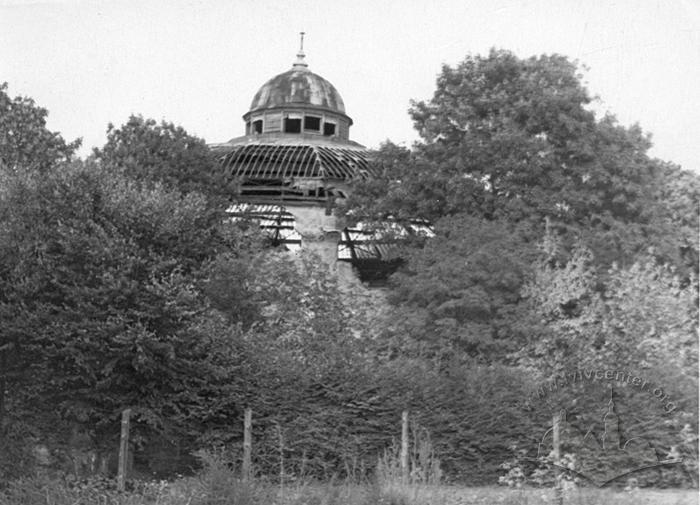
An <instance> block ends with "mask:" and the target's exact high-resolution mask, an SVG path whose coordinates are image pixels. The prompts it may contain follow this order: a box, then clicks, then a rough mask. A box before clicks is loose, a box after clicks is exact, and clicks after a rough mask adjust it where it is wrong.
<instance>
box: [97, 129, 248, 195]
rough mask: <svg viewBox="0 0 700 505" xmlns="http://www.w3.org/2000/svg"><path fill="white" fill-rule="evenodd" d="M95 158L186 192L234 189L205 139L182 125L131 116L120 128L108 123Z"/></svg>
mask: <svg viewBox="0 0 700 505" xmlns="http://www.w3.org/2000/svg"><path fill="white" fill-rule="evenodd" d="M94 157H95V158H96V159H97V160H98V161H99V162H100V163H101V164H104V165H105V166H108V167H110V168H112V169H120V170H123V171H124V172H125V173H126V174H127V175H128V176H130V177H132V178H135V179H137V180H140V181H142V182H147V183H151V184H152V183H155V182H159V183H162V184H164V185H165V186H166V187H168V188H173V189H177V190H179V191H181V192H183V193H189V192H192V191H198V192H201V193H203V194H205V195H209V196H214V195H216V196H223V197H230V196H231V195H232V194H234V189H235V188H233V187H232V186H231V185H230V184H228V183H227V182H226V181H225V179H224V174H223V172H222V171H221V169H220V168H219V166H218V163H217V162H216V160H215V158H214V157H213V155H212V153H211V152H210V150H209V148H208V147H207V145H206V143H205V142H204V140H202V139H200V138H197V137H194V136H192V135H189V134H188V133H187V131H186V130H185V129H184V128H182V127H181V126H175V125H174V124H173V123H169V122H166V121H162V122H161V123H160V124H158V123H157V122H156V121H155V120H153V119H144V118H143V117H142V116H131V117H130V118H129V120H128V121H127V122H126V123H125V124H123V125H122V126H121V127H118V128H117V127H115V126H114V125H113V124H111V123H110V124H109V125H108V127H107V143H106V144H105V145H104V147H103V148H102V149H95V151H94Z"/></svg>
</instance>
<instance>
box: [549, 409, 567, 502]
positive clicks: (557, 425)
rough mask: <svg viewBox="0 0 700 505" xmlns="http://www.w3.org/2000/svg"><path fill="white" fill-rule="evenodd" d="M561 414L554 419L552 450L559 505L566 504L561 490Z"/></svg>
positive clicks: (556, 496) (557, 413) (555, 495)
mask: <svg viewBox="0 0 700 505" xmlns="http://www.w3.org/2000/svg"><path fill="white" fill-rule="evenodd" d="M560 430H561V412H556V413H555V414H554V416H553V417H552V448H553V455H554V500H555V503H556V504H557V505H563V504H564V496H563V494H562V489H561V477H562V475H561V467H560V466H559V465H560V464H561V463H560V459H561V438H560V437H561V433H560Z"/></svg>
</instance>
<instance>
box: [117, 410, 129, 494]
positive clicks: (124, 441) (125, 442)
mask: <svg viewBox="0 0 700 505" xmlns="http://www.w3.org/2000/svg"><path fill="white" fill-rule="evenodd" d="M130 418H131V409H126V410H124V411H123V412H122V431H121V436H120V439H119V467H118V469H117V491H124V488H125V484H126V474H127V470H128V465H129V421H130Z"/></svg>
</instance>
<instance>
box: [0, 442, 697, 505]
mask: <svg viewBox="0 0 700 505" xmlns="http://www.w3.org/2000/svg"><path fill="white" fill-rule="evenodd" d="M200 459H201V461H202V464H203V470H202V472H201V473H200V474H199V475H198V476H197V477H188V478H181V479H178V480H176V481H174V482H165V481H159V482H137V483H132V485H131V487H130V490H129V491H127V492H123V493H119V492H117V491H116V488H115V484H114V480H113V479H111V480H106V479H93V480H87V481H81V482H71V481H65V480H59V479H51V478H48V477H34V478H27V479H22V480H17V481H14V482H12V483H10V484H9V485H8V486H7V487H6V488H5V489H4V490H3V491H0V505H496V504H502V505H535V504H537V505H540V504H541V505H547V504H556V503H557V502H556V500H555V497H554V493H553V491H552V490H551V489H549V488H520V489H515V488H508V487H495V486H492V487H476V488H475V487H459V486H450V485H445V484H441V483H440V477H441V472H440V469H439V462H438V461H437V460H435V459H434V458H433V456H432V452H430V451H426V453H425V454H424V455H423V456H422V457H421V455H420V454H417V457H416V458H415V461H413V462H412V463H413V464H412V466H411V467H412V468H413V469H415V470H416V471H413V472H411V474H410V475H409V476H408V477H407V480H408V482H406V479H404V478H402V475H401V468H400V465H399V464H397V459H396V454H394V453H393V452H391V451H389V452H387V453H386V454H385V455H384V456H383V457H382V458H380V459H379V461H378V464H377V474H376V478H375V479H373V481H372V482H367V483H364V484H357V483H352V482H340V483H338V482H328V483H316V482H297V483H294V484H286V485H285V486H284V487H281V486H279V485H277V484H274V483H270V482H266V481H262V480H252V481H248V482H246V481H242V480H241V479H240V478H239V473H238V472H237V471H235V469H234V468H233V467H232V466H231V465H230V464H229V463H228V462H227V461H226V460H225V458H223V457H220V456H217V455H215V454H211V453H201V454H200ZM564 504H566V505H647V504H648V505H698V492H697V489H689V490H648V489H632V490H630V491H623V490H615V489H592V488H570V489H567V490H565V492H564Z"/></svg>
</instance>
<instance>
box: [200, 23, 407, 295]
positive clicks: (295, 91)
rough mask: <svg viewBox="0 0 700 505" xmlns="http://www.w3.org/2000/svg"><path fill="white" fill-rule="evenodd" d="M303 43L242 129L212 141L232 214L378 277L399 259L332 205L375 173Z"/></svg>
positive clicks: (365, 276) (289, 243) (337, 264)
mask: <svg viewBox="0 0 700 505" xmlns="http://www.w3.org/2000/svg"><path fill="white" fill-rule="evenodd" d="M303 42H304V39H303V33H302V37H301V47H300V49H299V52H298V54H297V59H296V61H295V62H294V64H293V65H292V68H291V69H290V70H288V71H286V72H283V73H281V74H279V75H277V76H275V77H273V78H272V79H270V80H268V81H267V82H266V83H265V84H263V86H262V87H261V88H260V89H259V90H258V91H257V92H256V93H255V96H254V97H253V100H252V102H251V105H250V110H249V111H248V112H246V113H245V114H244V115H243V120H244V122H245V135H243V136H241V137H236V138H233V139H231V140H229V141H228V142H225V143H221V144H213V145H211V146H210V147H211V148H212V150H213V151H214V152H215V153H216V154H217V155H218V157H219V160H220V163H221V166H222V168H223V169H224V170H225V172H226V173H227V174H228V175H229V176H230V177H231V178H234V179H236V180H237V181H238V182H239V184H240V195H239V197H238V203H236V204H234V205H232V206H231V207H230V208H229V214H230V215H231V217H232V218H233V219H253V220H256V221H258V223H259V225H260V227H261V229H262V230H263V231H264V232H265V233H266V234H267V235H268V236H269V237H270V239H271V240H272V243H273V244H275V245H280V246H283V247H286V248H287V249H290V250H298V249H299V248H310V249H315V250H316V251H317V252H319V253H320V255H321V256H322V257H323V258H324V260H325V261H326V263H328V264H329V265H330V266H331V267H332V268H334V269H335V270H340V269H342V265H343V264H346V265H350V264H351V265H353V266H354V267H355V269H356V270H357V273H359V277H360V279H361V280H363V281H367V282H369V283H372V284H376V283H381V281H382V280H383V279H386V277H387V276H388V274H389V273H391V272H392V271H393V270H394V269H395V268H396V267H397V266H398V264H399V263H400V260H397V258H395V257H391V251H390V247H391V246H389V245H388V244H381V243H380V242H381V239H380V237H379V236H378V235H377V233H376V232H369V231H367V230H363V229H361V227H359V228H358V227H356V228H353V229H349V228H345V227H342V226H341V224H340V223H339V222H338V220H337V219H336V217H335V216H334V215H333V207H334V206H335V204H336V203H337V202H338V201H339V200H342V199H344V198H346V197H347V196H348V192H349V191H350V183H352V181H354V180H357V179H366V178H371V177H374V176H376V175H377V174H376V173H374V172H373V168H372V166H371V164H370V163H369V153H368V151H367V149H366V148H365V147H364V146H362V145H360V144H358V143H357V142H354V141H352V140H350V126H352V124H353V121H352V119H351V118H350V116H348V115H347V114H346V112H345V103H344V102H343V99H342V97H341V96H340V93H339V92H338V90H337V89H336V88H335V86H333V85H332V84H331V83H330V82H328V81H327V80H326V79H324V78H323V77H321V76H319V75H318V74H315V73H313V72H311V71H310V70H309V67H308V64H307V63H306V61H305V54H304V50H303Z"/></svg>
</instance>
